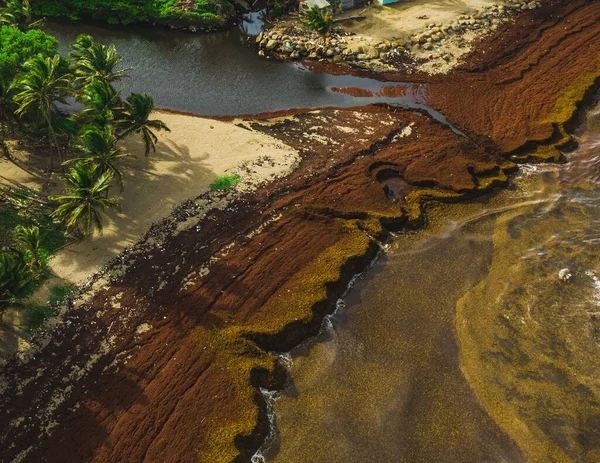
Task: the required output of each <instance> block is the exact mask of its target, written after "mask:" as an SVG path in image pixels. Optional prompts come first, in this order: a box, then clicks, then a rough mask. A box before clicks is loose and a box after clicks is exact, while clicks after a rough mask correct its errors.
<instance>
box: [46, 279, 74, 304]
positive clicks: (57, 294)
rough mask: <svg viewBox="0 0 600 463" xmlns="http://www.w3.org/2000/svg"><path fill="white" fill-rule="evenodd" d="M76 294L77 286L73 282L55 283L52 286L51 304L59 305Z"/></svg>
mask: <svg viewBox="0 0 600 463" xmlns="http://www.w3.org/2000/svg"><path fill="white" fill-rule="evenodd" d="M74 294H75V286H74V285H72V284H69V283H67V284H64V285H54V286H52V287H50V299H49V300H48V303H49V304H50V305H58V304H62V303H63V302H65V301H66V300H67V299H69V298H71V297H73V295H74Z"/></svg>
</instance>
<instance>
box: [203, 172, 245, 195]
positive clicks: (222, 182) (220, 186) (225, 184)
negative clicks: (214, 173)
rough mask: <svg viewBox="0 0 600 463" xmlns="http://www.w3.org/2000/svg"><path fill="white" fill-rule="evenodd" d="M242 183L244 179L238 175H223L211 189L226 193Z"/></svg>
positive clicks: (211, 185)
mask: <svg viewBox="0 0 600 463" xmlns="http://www.w3.org/2000/svg"><path fill="white" fill-rule="evenodd" d="M241 181H242V178H241V177H240V176H239V175H238V174H233V175H221V176H220V177H217V179H216V180H215V181H214V182H212V183H211V184H210V189H211V190H213V191H225V190H230V189H232V188H233V187H234V186H236V185H237V184H238V183H240V182H241Z"/></svg>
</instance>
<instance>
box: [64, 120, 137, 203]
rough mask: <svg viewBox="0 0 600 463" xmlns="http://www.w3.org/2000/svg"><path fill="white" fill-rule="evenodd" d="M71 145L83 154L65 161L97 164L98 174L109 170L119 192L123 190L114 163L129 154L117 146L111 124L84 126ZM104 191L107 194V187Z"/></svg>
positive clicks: (119, 174) (121, 181)
mask: <svg viewBox="0 0 600 463" xmlns="http://www.w3.org/2000/svg"><path fill="white" fill-rule="evenodd" d="M73 146H74V147H75V148H77V149H78V150H79V151H81V153H82V154H83V156H80V157H77V158H75V159H70V160H69V161H67V163H71V162H81V163H84V164H95V165H97V166H98V173H99V174H104V173H106V172H110V173H111V176H113V177H114V178H115V179H116V181H117V185H119V188H121V192H122V191H123V178H122V176H121V172H120V171H119V169H118V168H117V165H116V164H117V162H118V161H120V160H121V159H123V158H126V157H128V156H129V154H127V153H123V152H122V151H121V150H120V149H119V148H117V146H116V139H115V137H114V135H113V128H112V126H111V125H106V126H104V127H102V126H97V125H89V126H87V127H85V128H84V129H83V131H82V132H81V134H80V135H79V136H78V137H77V138H76V139H75V142H74V143H73ZM106 193H107V194H108V188H107V189H106Z"/></svg>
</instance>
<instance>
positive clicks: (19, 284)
mask: <svg viewBox="0 0 600 463" xmlns="http://www.w3.org/2000/svg"><path fill="white" fill-rule="evenodd" d="M52 210H53V208H52V205H51V204H48V203H47V202H45V201H43V200H41V199H40V195H38V194H37V193H35V192H34V191H31V190H27V189H20V190H4V189H2V190H0V310H2V309H3V308H5V307H6V306H7V305H8V304H11V303H12V304H14V303H19V302H20V301H21V300H22V299H23V298H25V297H27V296H28V295H29V294H31V293H32V292H33V291H34V290H35V289H36V288H37V286H38V285H39V283H40V282H41V281H43V279H45V278H46V276H47V273H48V272H47V265H48V259H49V256H50V255H51V254H52V253H54V252H56V251H57V250H58V249H59V248H61V247H62V246H63V245H64V244H65V242H66V239H65V235H64V231H63V228H62V225H60V224H57V223H55V222H54V221H53V220H52V219H51V217H50V214H51V213H52Z"/></svg>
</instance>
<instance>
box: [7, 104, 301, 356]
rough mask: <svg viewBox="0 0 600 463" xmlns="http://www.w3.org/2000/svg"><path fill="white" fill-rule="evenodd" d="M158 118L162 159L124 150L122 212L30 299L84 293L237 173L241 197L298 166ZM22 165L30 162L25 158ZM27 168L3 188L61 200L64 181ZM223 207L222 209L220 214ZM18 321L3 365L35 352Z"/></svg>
mask: <svg viewBox="0 0 600 463" xmlns="http://www.w3.org/2000/svg"><path fill="white" fill-rule="evenodd" d="M155 116H156V118H159V119H161V120H163V121H164V122H165V123H166V124H167V126H168V127H169V128H170V129H171V132H160V133H158V136H159V143H158V144H157V149H156V153H151V155H150V156H149V157H145V156H144V146H143V144H142V142H141V140H140V139H138V137H135V136H131V137H129V138H128V139H126V140H125V141H124V142H123V144H122V146H121V147H122V148H123V150H124V151H125V152H127V153H130V154H131V157H129V158H127V159H126V160H125V161H124V162H123V163H122V172H123V182H124V185H125V190H124V191H123V192H122V193H121V194H119V192H118V191H115V190H113V191H112V194H117V195H118V198H119V202H120V204H121V211H120V212H117V211H114V210H113V211H110V212H109V213H108V215H107V217H106V223H105V226H104V230H103V233H102V234H99V233H95V234H94V235H93V236H90V237H88V238H86V239H84V240H82V241H79V242H72V243H70V244H69V245H67V246H66V247H64V248H63V249H62V250H60V251H59V252H58V253H57V254H55V255H54V256H52V258H51V259H50V262H49V268H50V273H51V277H50V278H49V279H48V280H47V281H46V282H45V283H44V284H43V285H42V287H41V288H40V289H39V290H38V291H37V292H36V293H35V294H34V295H33V296H31V299H32V300H34V301H36V302H38V303H41V304H44V303H46V302H47V300H48V295H49V289H50V287H51V286H53V285H60V284H65V283H71V284H75V285H81V284H82V283H84V282H85V281H86V280H87V279H88V278H89V277H90V276H91V275H92V274H95V273H96V272H98V271H99V270H100V269H101V268H102V267H103V266H104V265H105V264H106V263H107V262H109V261H110V260H111V259H113V258H114V257H116V256H117V255H118V254H119V253H120V252H122V251H123V249H125V248H126V247H128V246H132V245H133V244H135V243H136V242H137V241H138V240H139V239H140V238H141V237H142V236H143V235H144V234H145V233H146V232H147V231H148V228H149V227H150V225H151V224H152V223H154V222H156V221H158V220H159V219H162V218H163V217H166V216H167V215H169V214H170V213H171V211H172V210H173V208H174V207H175V206H177V205H178V204H180V203H181V202H182V201H185V200H188V199H193V198H196V197H198V196H201V195H202V194H204V193H206V192H207V191H209V190H210V184H211V183H212V182H213V181H214V180H215V179H216V178H217V177H218V176H220V175H223V174H231V173H238V174H239V175H240V177H241V179H242V181H241V183H240V184H239V185H238V186H237V187H236V190H238V191H245V190H249V189H250V190H251V189H254V188H256V187H257V186H258V185H260V184H262V183H264V182H266V181H270V180H273V179H274V178H278V177H280V176H282V175H286V174H288V173H289V172H290V171H291V169H293V168H294V166H295V165H296V164H297V162H298V154H297V152H296V151H295V150H294V149H292V148H289V147H288V146H285V145H284V144H282V143H281V142H279V141H277V140H275V139H273V138H271V137H269V136H267V135H265V134H263V133H260V132H255V131H252V130H251V129H248V128H243V127H238V126H236V125H234V124H233V123H232V122H221V121H215V120H211V119H206V118H202V117H195V116H191V115H182V114H175V113H171V112H166V111H157V112H156V113H155ZM19 157H20V158H25V157H26V156H24V155H23V154H22V153H21V156H19ZM26 166H27V162H26V161H24V160H22V161H20V162H18V165H15V164H14V163H11V162H8V161H6V160H2V161H0V170H1V172H2V173H1V174H0V183H2V184H6V185H10V186H24V187H27V188H33V189H37V190H41V189H42V188H45V189H46V190H49V191H50V192H52V193H57V192H60V188H61V183H60V182H59V181H58V179H53V180H52V181H50V182H48V179H47V177H46V176H44V175H42V174H41V173H40V172H37V171H36V170H35V169H28V168H27V167H26ZM225 206H226V203H225V202H223V203H222V204H220V206H219V207H225ZM20 320H21V319H20V312H19V311H18V310H12V309H9V310H7V311H5V313H4V314H3V315H2V321H3V323H2V325H0V351H1V352H2V357H4V358H10V357H11V356H12V355H14V353H15V352H16V351H17V350H22V351H27V350H28V349H29V348H30V346H29V343H28V341H27V339H26V338H27V334H26V333H24V332H23V331H22V327H21V326H20V325H21V321H20Z"/></svg>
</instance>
